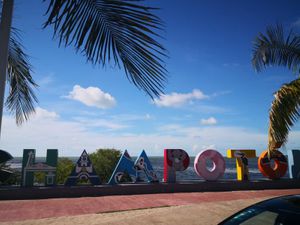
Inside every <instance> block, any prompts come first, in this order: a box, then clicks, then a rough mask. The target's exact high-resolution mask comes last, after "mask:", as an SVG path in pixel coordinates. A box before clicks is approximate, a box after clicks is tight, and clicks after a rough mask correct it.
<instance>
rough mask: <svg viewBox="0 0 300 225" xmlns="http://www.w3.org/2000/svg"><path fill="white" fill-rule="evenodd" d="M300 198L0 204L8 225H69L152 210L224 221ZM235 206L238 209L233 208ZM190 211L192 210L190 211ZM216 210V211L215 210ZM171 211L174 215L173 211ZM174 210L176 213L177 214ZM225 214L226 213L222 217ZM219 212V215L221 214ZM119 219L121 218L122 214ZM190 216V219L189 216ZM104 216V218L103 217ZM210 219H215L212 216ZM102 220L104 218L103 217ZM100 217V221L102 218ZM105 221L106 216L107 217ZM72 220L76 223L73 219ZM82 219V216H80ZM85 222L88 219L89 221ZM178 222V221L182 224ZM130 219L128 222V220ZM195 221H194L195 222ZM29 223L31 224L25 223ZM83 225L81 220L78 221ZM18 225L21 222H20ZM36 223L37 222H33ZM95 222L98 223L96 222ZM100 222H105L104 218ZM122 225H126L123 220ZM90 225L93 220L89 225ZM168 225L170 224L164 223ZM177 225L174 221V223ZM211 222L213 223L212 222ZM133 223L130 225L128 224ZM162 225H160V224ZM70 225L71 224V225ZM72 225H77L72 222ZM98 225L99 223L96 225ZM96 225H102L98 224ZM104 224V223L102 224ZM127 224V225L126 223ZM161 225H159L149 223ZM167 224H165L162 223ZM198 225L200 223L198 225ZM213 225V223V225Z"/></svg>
mask: <svg viewBox="0 0 300 225" xmlns="http://www.w3.org/2000/svg"><path fill="white" fill-rule="evenodd" d="M289 194H300V189H289V190H262V191H235V192H202V193H174V194H148V195H130V196H104V197H88V198H70V199H45V200H15V201H0V222H7V223H5V224H12V222H13V221H15V222H16V224H39V223H40V224H42V223H45V224H46V223H47V224H69V223H68V222H66V221H65V222H63V223H58V222H57V221H64V218H68V219H67V221H69V222H70V221H71V220H75V218H77V217H76V215H85V214H93V215H86V216H83V217H84V218H85V217H87V218H88V217H90V216H91V218H92V217H93V216H99V215H96V214H102V213H106V217H107V218H110V220H109V221H111V220H112V219H116V217H114V213H107V212H116V211H127V212H126V218H127V217H128V215H129V214H131V215H132V216H134V215H135V216H137V215H139V213H140V212H143V210H138V211H136V210H135V211H131V212H128V210H133V209H149V208H158V209H153V210H148V211H147V210H146V211H144V212H143V214H145V212H147V213H148V214H149V213H150V212H151V213H153V212H154V214H155V212H157V213H158V215H160V214H161V213H162V212H164V214H162V215H167V214H170V212H171V213H172V214H173V213H175V214H174V215H177V216H178V215H180V214H182V213H184V214H183V215H182V216H181V217H180V218H185V217H184V216H188V218H194V217H195V216H196V217H198V213H197V212H199V211H194V215H193V214H192V213H188V212H191V211H193V210H201V209H202V210H204V208H203V207H206V208H205V210H206V211H207V212H208V213H209V211H211V213H214V214H218V213H221V214H220V215H219V217H218V218H225V217H226V216H228V215H230V214H232V213H234V212H235V211H237V210H238V209H240V208H241V207H245V206H247V205H250V204H253V203H254V202H257V201H261V200H263V199H267V198H270V197H275V196H281V195H289ZM234 206H235V207H234ZM187 209H189V210H188V211H187ZM212 209H213V210H212ZM170 210H171V211H170ZM174 210H175V211H174ZM222 210H223V211H224V212H226V213H225V214H222ZM219 211H220V212H219ZM117 214H118V219H120V218H122V217H120V212H119V213H117ZM121 214H122V213H121ZM186 214H187V215H186ZM102 215H104V214H102ZM207 215H209V214H207ZM193 216H194V217H193ZM210 216H213V215H212V214H211V215H210ZM54 217H55V218H56V217H61V218H60V219H59V220H57V219H56V220H55V221H56V222H54V223H51V221H52V220H51V219H52V218H54ZM102 217H103V216H102ZM102 217H101V218H102ZM104 217H105V216H104ZM43 218H49V219H47V222H46V221H44V222H42V221H39V219H43ZM72 218H73V219H72ZM81 218H82V216H81ZM87 218H86V219H87ZM180 218H179V220H180ZM127 219H128V218H127ZM194 219H195V218H194ZM25 220H28V222H29V223H25ZM77 220H78V221H80V219H79V218H77ZM18 221H19V222H18ZM34 221H35V222H34ZM94 221H96V219H95V220H94ZM100 221H105V220H103V218H102V219H101V220H100ZM122 221H123V222H124V221H126V219H125V218H124V220H122ZM90 222H91V223H92V222H93V220H91V221H90ZM165 222H166V224H167V221H165ZM173 222H174V221H173ZM178 222H179V224H180V221H178ZM210 222H211V221H210ZM130 223H132V221H131V222H130V221H129V222H128V224H130ZM159 223H160V224H161V221H160V222H159ZM70 224H71V223H70ZM72 224H75V223H74V222H72ZM92 224H93V223H92ZM95 224H96V223H95ZM97 224H102V223H100V222H99V221H98V222H97ZM103 224H105V223H103ZM107 224H123V223H120V221H119V222H118V223H111V222H110V223H107ZM125 224H127V223H125ZM147 224H158V223H150V222H149V223H147ZM163 224H165V223H163ZM190 224H193V223H192V221H190ZM195 224H197V223H195ZM212 224H213V223H212Z"/></svg>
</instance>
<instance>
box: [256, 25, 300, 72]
mask: <svg viewBox="0 0 300 225" xmlns="http://www.w3.org/2000/svg"><path fill="white" fill-rule="evenodd" d="M252 65H253V67H254V68H255V69H256V71H258V72H259V71H261V70H262V69H264V68H265V67H267V66H270V65H278V66H286V67H288V68H289V69H291V70H293V71H294V72H299V69H300V67H299V66H300V36H297V35H294V34H293V32H292V31H290V33H289V34H288V35H287V37H286V38H285V35H284V31H283V28H282V26H281V25H277V26H275V27H272V26H269V27H267V31H266V35H264V34H262V33H260V34H259V35H258V37H257V38H256V39H255V41H254V49H253V57H252Z"/></svg>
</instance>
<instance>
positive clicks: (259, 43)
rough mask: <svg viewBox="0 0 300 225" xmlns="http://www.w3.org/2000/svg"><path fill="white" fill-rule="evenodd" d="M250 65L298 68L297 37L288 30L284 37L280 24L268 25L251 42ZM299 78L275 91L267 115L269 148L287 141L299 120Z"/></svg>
mask: <svg viewBox="0 0 300 225" xmlns="http://www.w3.org/2000/svg"><path fill="white" fill-rule="evenodd" d="M252 64H253V66H254V68H255V69H256V71H258V72H259V71H261V70H262V69H264V68H266V67H267V66H272V65H278V66H286V67H287V68H289V69H291V70H293V71H294V72H297V71H298V72H299V69H300V36H299V35H295V34H294V33H293V32H292V31H290V32H289V34H288V35H287V37H286V38H285V35H284V31H283V28H282V26H280V25H277V26H276V27H268V28H267V31H266V35H264V34H262V33H260V34H259V36H258V37H257V38H256V40H255V42H254V50H253V58H252ZM299 106H300V80H299V78H298V79H296V80H294V81H292V82H290V83H289V84H284V85H283V86H282V87H281V88H280V89H279V90H278V91H277V92H276V93H275V99H274V101H273V102H272V106H271V109H270V114H269V144H268V145H269V146H268V149H269V150H270V151H272V150H275V149H276V148H279V147H280V146H281V145H282V144H285V143H286V142H287V137H288V133H289V130H290V129H291V127H292V126H293V125H294V123H295V122H296V121H297V120H298V119H299V116H300V111H299V109H300V108H299Z"/></svg>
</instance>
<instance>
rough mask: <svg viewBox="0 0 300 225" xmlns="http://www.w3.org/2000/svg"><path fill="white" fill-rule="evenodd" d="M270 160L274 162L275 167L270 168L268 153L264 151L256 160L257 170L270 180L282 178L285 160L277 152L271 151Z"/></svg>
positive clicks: (284, 170) (284, 171)
mask: <svg viewBox="0 0 300 225" xmlns="http://www.w3.org/2000/svg"><path fill="white" fill-rule="evenodd" d="M271 159H273V160H274V164H275V167H274V168H272V166H271V161H270V159H269V157H268V151H267V150H266V151H264V152H262V153H261V154H260V156H259V158H258V169H259V170H260V172H261V173H262V174H263V175H264V176H265V177H268V178H270V179H272V180H274V179H279V178H280V177H283V176H284V175H285V173H286V171H287V167H288V165H287V159H286V157H285V156H284V155H283V154H282V153H281V152H280V151H278V150H275V151H273V153H272V154H271Z"/></svg>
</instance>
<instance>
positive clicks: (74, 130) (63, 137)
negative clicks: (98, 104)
mask: <svg viewBox="0 0 300 225" xmlns="http://www.w3.org/2000/svg"><path fill="white" fill-rule="evenodd" d="M45 111H46V112H48V111H47V110H45ZM45 111H43V110H40V112H45ZM40 115H44V116H41V117H40V119H32V120H30V121H29V122H28V123H25V124H24V125H22V126H21V127H17V126H16V125H15V121H14V118H13V117H11V116H4V117H3V127H2V128H3V129H2V135H1V148H2V149H5V150H6V151H8V152H10V153H11V154H12V155H13V156H21V155H22V151H23V149H24V148H34V149H37V155H38V156H45V154H46V149H47V148H57V149H59V156H79V155H80V154H81V152H82V150H83V149H86V150H87V151H88V152H93V151H95V150H96V149H97V148H117V149H120V150H124V149H128V151H129V153H130V154H131V155H132V156H135V155H138V154H139V153H140V151H141V150H142V149H145V150H146V152H147V154H148V155H150V156H153V155H155V156H163V149H165V148H181V149H184V150H186V151H187V152H188V153H189V154H190V156H193V155H196V154H197V153H198V152H200V151H201V150H203V149H205V148H213V149H216V150H218V151H219V152H220V153H221V154H223V155H225V154H226V150H227V149H228V148H253V149H256V150H257V155H259V154H260V153H261V152H262V151H263V150H264V149H266V147H267V141H268V137H267V132H266V133H260V132H258V131H256V130H251V129H247V128H241V127H221V126H207V127H196V126H195V127H185V126H182V125H179V124H177V125H176V124H170V125H167V124H166V125H165V126H164V127H161V128H158V130H152V131H150V132H149V133H147V134H145V133H132V131H128V130H126V131H125V132H126V133H125V132H123V133H121V132H120V131H118V133H114V132H103V130H102V131H99V130H97V129H93V128H90V127H89V126H87V125H85V123H84V122H83V121H66V120H63V119H62V118H57V117H56V116H49V117H48V116H47V115H49V114H47V113H41V114H40ZM50 115H51V113H50ZM53 115H55V114H53ZM43 118H48V119H47V120H45V119H43ZM111 128H114V127H113V126H112V127H111ZM129 132H131V133H129ZM299 139H300V131H294V132H291V135H290V139H289V142H288V144H287V147H286V149H300V146H299V141H298V140H299Z"/></svg>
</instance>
